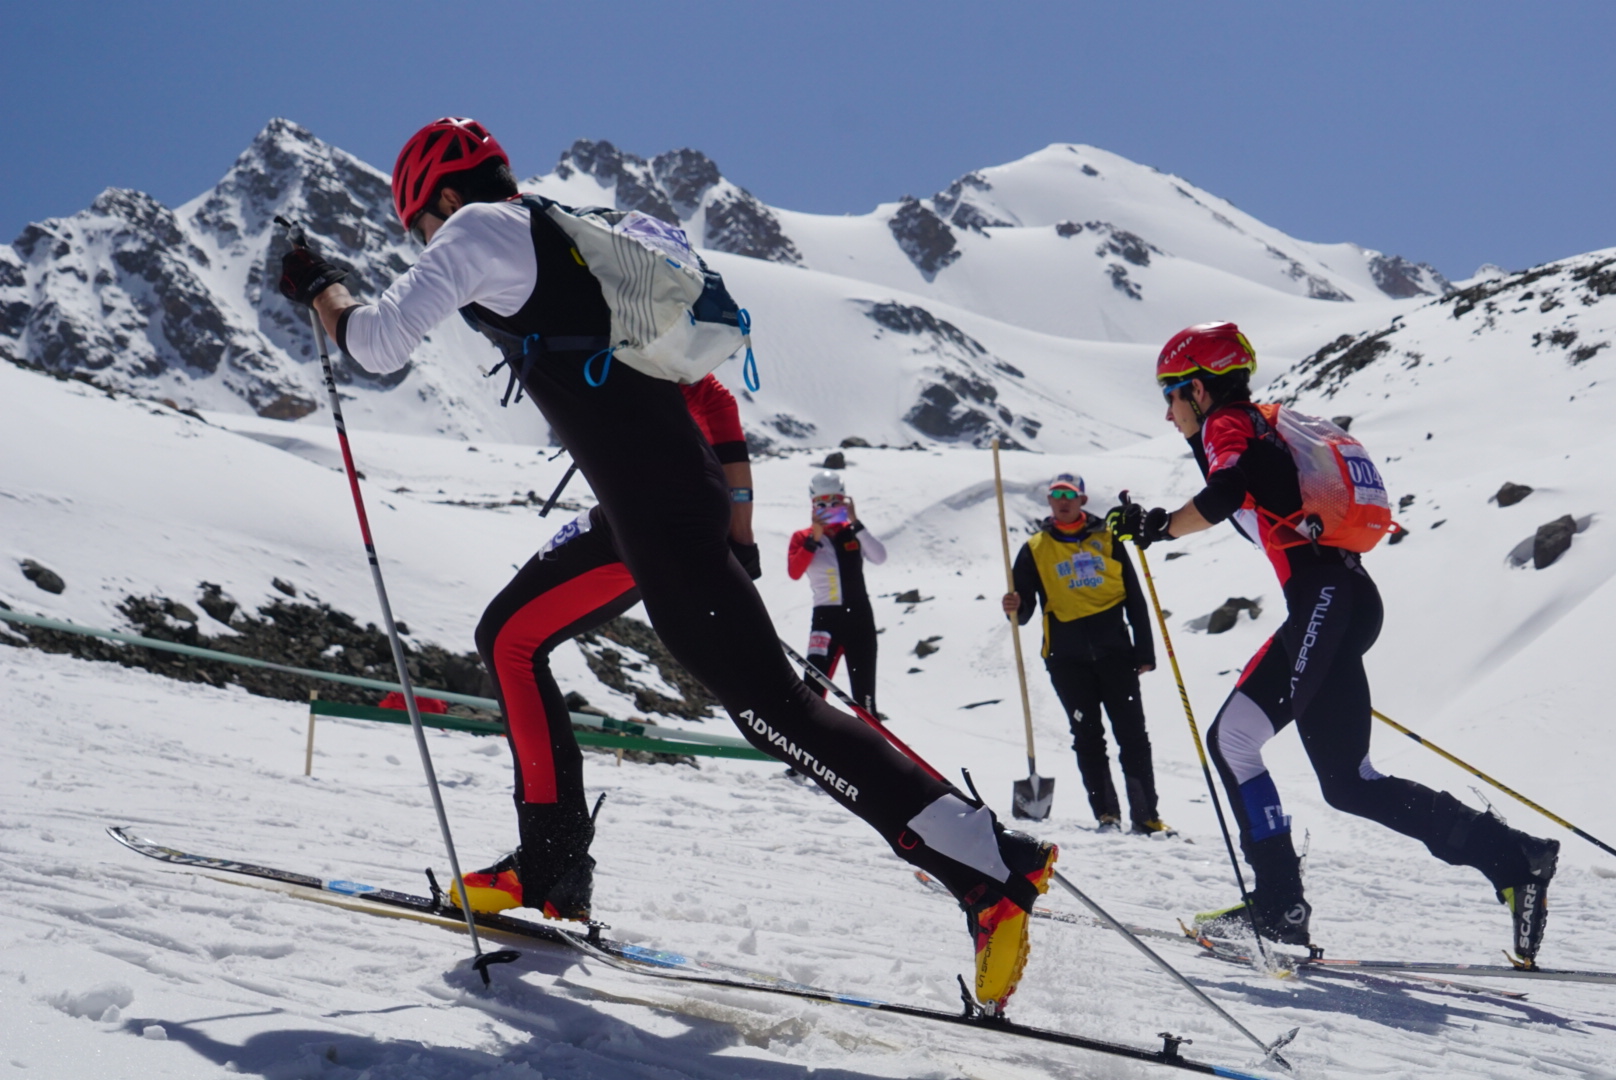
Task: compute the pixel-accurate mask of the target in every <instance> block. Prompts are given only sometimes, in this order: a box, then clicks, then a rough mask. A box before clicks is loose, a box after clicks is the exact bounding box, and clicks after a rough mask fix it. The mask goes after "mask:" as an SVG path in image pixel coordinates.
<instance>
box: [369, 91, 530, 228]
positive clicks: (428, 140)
mask: <svg viewBox="0 0 1616 1080" xmlns="http://www.w3.org/2000/svg"><path fill="white" fill-rule="evenodd" d="M489 158H498V159H499V160H501V161H503V162H504V163H505V164H506V165H509V164H510V163H511V159H510V158H509V157H507V156H506V154H505V148H504V147H502V146H500V145H499V140H498V139H496V138H494V137H493V136H492V135H490V134H489V133H488V129H487V128H485V127H483V126H482V125H481V124H479V123H478V122H477V121H475V120H468V119H466V118H465V117H463V116H445V117H444V118H443V119H441V120H434V121H432V123H430V124H428V125H427V126H426V127H424V128H422V129H421V130H420V131H417V132H416V133H415V134H414V135H411V136H410V141H409V142H407V143H405V144H404V149H402V150H400V151H399V152H398V161H397V162H396V163H394V165H393V209H394V210H396V211H397V212H398V220H399V221H400V222H401V223H402V224H403V225H404V228H405V229H408V228H409V227H410V226H411V225H413V224H415V218H416V216H417V215H419V214H420V213H421V211H422V210H425V209H426V206H427V202H428V201H429V200H430V199H431V198H432V196H433V194H434V193H435V192H436V191H437V190H438V185H439V184H440V183H442V182H443V181H444V179H445V178H446V177H449V176H452V175H454V174H455V173H458V172H465V171H466V170H467V169H475V168H476V167H477V166H479V165H481V164H482V163H483V162H485V161H487V160H488V159H489Z"/></svg>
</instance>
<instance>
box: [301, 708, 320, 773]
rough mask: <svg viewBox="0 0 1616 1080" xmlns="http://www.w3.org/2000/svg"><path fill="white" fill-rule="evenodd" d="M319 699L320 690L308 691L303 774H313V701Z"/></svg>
mask: <svg viewBox="0 0 1616 1080" xmlns="http://www.w3.org/2000/svg"><path fill="white" fill-rule="evenodd" d="M319 700H320V691H318V690H310V691H309V743H308V746H307V747H306V748H305V749H304V751H303V775H304V776H313V775H314V703H315V702H316V701H319Z"/></svg>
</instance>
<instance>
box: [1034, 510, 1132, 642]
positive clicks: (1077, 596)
mask: <svg viewBox="0 0 1616 1080" xmlns="http://www.w3.org/2000/svg"><path fill="white" fill-rule="evenodd" d="M1114 543H1115V541H1114V540H1113V538H1112V536H1111V532H1110V530H1108V529H1106V528H1105V527H1104V526H1103V525H1102V526H1099V527H1098V528H1095V529H1094V530H1093V531H1083V532H1079V533H1077V534H1076V535H1075V536H1073V537H1072V538H1071V539H1066V538H1064V537H1059V536H1056V535H1054V534H1053V533H1052V532H1051V531H1050V530H1049V529H1040V530H1039V531H1038V533H1037V535H1035V536H1033V537H1032V538H1030V539H1029V540H1028V541H1027V550H1028V551H1029V552H1031V554H1032V558H1033V563H1034V565H1036V566H1037V567H1038V577H1039V579H1040V580H1041V581H1042V582H1043V585H1044V649H1043V655H1044V656H1046V657H1047V656H1048V655H1049V630H1050V627H1049V620H1050V618H1051V617H1052V616H1053V617H1054V618H1056V619H1059V620H1060V621H1061V622H1071V621H1073V620H1074V619H1086V618H1088V617H1089V616H1090V615H1098V614H1099V613H1100V612H1102V611H1109V610H1110V609H1112V608H1114V607H1116V606H1117V605H1118V604H1120V603H1122V601H1123V600H1124V599H1126V598H1127V589H1126V587H1125V586H1124V584H1123V581H1122V564H1121V563H1120V562H1118V561H1117V560H1116V559H1114V558H1113V557H1112V555H1111V552H1112V548H1113V545H1114Z"/></svg>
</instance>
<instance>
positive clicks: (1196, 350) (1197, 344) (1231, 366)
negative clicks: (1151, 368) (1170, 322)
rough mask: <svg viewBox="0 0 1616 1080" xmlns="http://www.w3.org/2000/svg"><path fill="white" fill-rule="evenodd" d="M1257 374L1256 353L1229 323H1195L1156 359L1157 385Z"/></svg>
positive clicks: (1232, 324) (1238, 330)
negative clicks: (1194, 379) (1244, 372)
mask: <svg viewBox="0 0 1616 1080" xmlns="http://www.w3.org/2000/svg"><path fill="white" fill-rule="evenodd" d="M1256 370H1257V350H1256V349H1253V348H1252V347H1251V342H1249V341H1247V340H1246V335H1244V334H1242V333H1241V332H1240V328H1239V327H1238V326H1236V325H1235V324H1234V323H1232V322H1209V323H1197V324H1196V325H1194V326H1191V327H1189V328H1188V329H1186V330H1180V331H1179V332H1178V333H1176V334H1174V335H1173V336H1172V338H1171V339H1169V340H1168V342H1167V344H1166V345H1163V346H1162V351H1161V355H1160V356H1158V357H1156V381H1157V382H1158V383H1162V384H1166V383H1175V382H1183V381H1184V380H1185V379H1193V378H1195V377H1196V376H1198V375H1227V374H1228V373H1229V372H1231V371H1256Z"/></svg>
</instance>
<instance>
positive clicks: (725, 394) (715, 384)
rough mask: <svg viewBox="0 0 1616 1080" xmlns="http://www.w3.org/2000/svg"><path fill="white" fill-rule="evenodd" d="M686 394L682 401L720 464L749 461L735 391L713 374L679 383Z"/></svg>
mask: <svg viewBox="0 0 1616 1080" xmlns="http://www.w3.org/2000/svg"><path fill="white" fill-rule="evenodd" d="M679 389H680V390H682V391H683V392H684V395H685V405H686V406H687V407H688V408H689V409H690V415H691V416H692V417H693V418H694V419H695V421H696V426H697V427H699V428H701V433H702V434H703V435H704V436H706V438H707V441H708V442H709V443H711V444H712V447H713V452H714V453H715V454H717V455H718V460H719V462H720V463H721V464H724V465H731V464H734V463H736V462H741V461H750V460H751V457H750V455H748V454H747V452H746V433H745V432H744V431H742V430H741V414H740V410H739V409H738V408H737V407H736V405H735V395H733V394H731V393H730V392H729V391H728V390H727V389H725V387H724V384H723V383H721V382H719V381H718V378H717V377H716V376H713V375H708V376H706V377H705V378H703V379H702V380H701V381H700V382H697V383H692V384H690V385H688V386H681V387H679Z"/></svg>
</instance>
